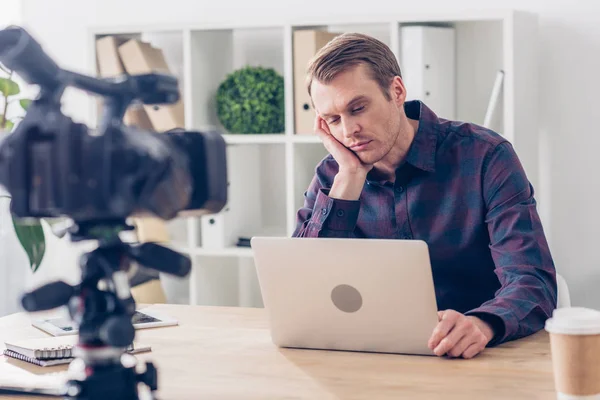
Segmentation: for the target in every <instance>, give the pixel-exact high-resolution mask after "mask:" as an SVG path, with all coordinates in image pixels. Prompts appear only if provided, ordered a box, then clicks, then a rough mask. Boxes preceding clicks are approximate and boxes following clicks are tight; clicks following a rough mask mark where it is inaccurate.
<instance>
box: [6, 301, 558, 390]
mask: <svg viewBox="0 0 600 400" xmlns="http://www.w3.org/2000/svg"><path fill="white" fill-rule="evenodd" d="M152 308H153V309H155V310H157V311H160V312H161V313H163V314H165V315H171V316H173V317H175V318H177V319H178V320H179V322H180V326H178V327H166V328H156V329H148V330H139V331H137V336H136V340H139V341H140V342H144V343H147V344H150V345H151V346H152V352H150V353H146V354H140V355H138V358H139V359H140V360H152V361H154V363H155V365H156V366H157V367H158V373H159V392H158V395H159V398H161V399H201V398H203V399H270V398H272V399H282V398H285V399H359V398H360V399H363V398H364V399H387V398H390V399H391V398H393V399H400V398H407V399H423V398H444V399H461V400H462V399H480V398H481V399H511V400H517V399H528V400H533V399H555V398H556V397H555V396H556V395H555V393H554V383H553V376H552V365H551V358H550V347H549V342H548V336H547V334H546V333H545V332H539V333H537V334H535V335H533V336H530V337H528V338H525V339H521V340H519V341H515V342H510V343H506V344H504V345H501V346H499V347H497V348H491V349H486V350H485V352H484V353H482V354H480V355H479V356H477V357H476V358H474V359H471V360H463V359H446V358H437V357H421V356H404V355H392V354H375V353H355V352H339V351H322V350H299V349H280V348H277V347H276V346H274V345H273V344H272V342H271V338H270V334H269V330H268V321H267V319H266V314H265V312H264V310H263V309H252V308H219V307H194V306H181V305H154V306H152ZM31 318H32V316H30V315H27V314H22V313H21V314H14V315H10V316H7V317H4V318H0V349H4V341H5V340H8V339H15V338H38V337H45V336H47V335H45V334H44V333H43V332H41V331H39V330H37V329H36V328H33V327H31V325H30V319H31ZM65 369H66V368H65V367H64V366H57V367H46V368H42V367H37V366H35V365H31V364H28V363H25V362H22V361H19V360H13V359H8V358H7V357H4V356H0V376H2V375H5V376H6V374H7V373H8V372H10V373H12V374H14V373H15V371H18V373H21V374H25V375H30V374H35V375H39V374H41V373H52V372H57V371H63V370H65Z"/></svg>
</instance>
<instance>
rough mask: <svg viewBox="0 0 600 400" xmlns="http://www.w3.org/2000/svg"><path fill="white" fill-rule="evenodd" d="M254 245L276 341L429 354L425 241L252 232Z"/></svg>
mask: <svg viewBox="0 0 600 400" xmlns="http://www.w3.org/2000/svg"><path fill="white" fill-rule="evenodd" d="M251 245H252V249H253V250H254V260H255V264H256V269H257V273H258V280H259V283H260V288H261V292H262V296H263V302H264V305H265V308H266V311H267V313H268V316H269V320H270V325H271V336H272V339H273V343H274V344H276V345H277V346H281V347H296V348H311V349H328V350H352V351H369V352H385V353H402V354H421V355H433V352H432V351H431V350H429V348H428V347H427V341H428V340H429V338H430V336H431V334H432V332H433V329H434V328H435V326H436V325H437V322H438V318H437V304H436V297H435V291H434V286H433V278H432V274H431V265H430V260H429V251H428V247H427V244H426V243H425V242H423V241H420V240H380V239H330V238H278V237H254V238H253V239H252V241H251Z"/></svg>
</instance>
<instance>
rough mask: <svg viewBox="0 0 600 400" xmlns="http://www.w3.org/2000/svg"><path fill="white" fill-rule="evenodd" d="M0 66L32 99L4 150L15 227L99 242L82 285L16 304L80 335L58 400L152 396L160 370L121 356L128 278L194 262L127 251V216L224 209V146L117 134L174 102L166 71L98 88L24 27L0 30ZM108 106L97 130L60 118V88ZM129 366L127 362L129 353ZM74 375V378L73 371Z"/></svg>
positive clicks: (2, 177)
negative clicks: (55, 225) (60, 315)
mask: <svg viewBox="0 0 600 400" xmlns="http://www.w3.org/2000/svg"><path fill="white" fill-rule="evenodd" d="M0 63H2V64H4V65H5V66H6V67H7V68H9V69H10V70H12V71H14V72H15V73H17V74H18V75H19V76H20V77H22V78H23V79H24V80H25V81H27V82H28V83H30V84H35V85H39V89H40V92H39V95H38V97H37V98H36V99H35V100H34V101H33V102H32V104H31V105H30V107H29V109H28V110H27V114H26V115H25V118H24V119H23V120H22V121H21V123H19V125H18V126H17V128H16V129H15V131H14V132H13V133H12V134H10V135H7V136H6V137H5V138H4V139H3V140H2V141H1V142H0V185H3V186H4V187H5V188H6V189H7V190H8V192H10V194H11V196H12V203H11V207H12V213H13V214H14V215H15V216H17V217H20V218H42V217H67V218H69V219H70V220H71V221H72V224H71V226H70V227H69V229H68V232H69V233H70V234H71V239H72V240H74V241H77V240H97V241H98V247H97V248H96V249H95V250H93V251H92V252H90V253H87V254H85V255H84V256H83V257H82V259H81V269H82V278H81V283H80V284H78V285H75V286H71V285H68V284H67V283H65V282H53V283H50V284H48V285H45V286H42V287H41V288H38V289H37V290H34V291H33V292H31V293H28V294H26V295H25V296H24V297H23V299H22V304H23V307H24V308H25V309H26V310H27V311H41V310H48V309H51V308H55V307H59V306H63V305H66V306H68V308H69V312H70V315H71V317H72V319H73V320H74V321H75V322H76V323H77V325H78V327H79V341H78V345H77V347H76V349H75V350H76V354H78V355H77V360H75V361H73V362H72V363H71V366H70V367H71V368H77V369H78V370H77V371H74V372H72V373H71V374H70V375H71V376H76V378H72V379H70V380H69V382H68V384H67V385H66V387H65V390H64V392H63V393H60V396H61V397H62V396H67V397H72V398H78V399H104V398H110V399H137V398H138V390H137V385H138V383H139V382H143V383H145V384H146V385H147V387H149V388H150V389H151V390H156V387H157V385H156V382H157V377H156V370H155V369H154V367H153V365H152V364H151V363H147V365H146V370H145V371H144V372H139V371H137V372H136V368H135V367H136V366H135V362H132V361H131V359H129V360H128V359H127V356H128V354H126V353H125V349H126V348H127V347H128V346H129V345H131V344H132V343H133V339H134V336H135V331H134V328H133V325H132V321H131V318H132V316H133V314H134V312H135V301H134V300H133V298H132V297H131V292H130V287H129V282H128V278H127V271H128V269H129V265H130V262H131V261H132V260H135V261H137V262H138V263H140V264H141V265H143V266H145V267H148V268H151V269H155V270H158V271H162V272H165V273H171V274H175V275H178V276H186V275H187V274H188V273H189V271H190V268H191V262H190V259H189V258H188V257H186V256H183V255H181V254H179V253H177V252H175V251H173V250H171V249H169V248H166V247H161V246H158V245H156V244H154V243H144V244H142V245H130V244H126V243H123V242H122V241H121V239H120V236H119V233H120V232H121V231H123V230H128V229H132V227H131V226H129V225H128V223H127V218H128V217H131V216H143V215H152V216H156V217H159V218H161V219H164V220H168V219H172V218H174V217H176V216H187V215H200V214H202V213H215V212H218V211H220V210H221V209H222V208H223V206H224V205H225V203H226V201H227V170H226V160H225V147H226V146H225V142H224V140H223V138H222V136H221V135H220V134H219V133H218V132H206V133H203V132H187V131H184V130H183V129H177V130H173V131H169V132H166V133H155V132H145V131H141V130H139V129H137V128H135V127H129V126H124V124H123V122H122V120H123V116H124V114H125V111H126V110H127V108H128V107H129V106H130V105H131V103H132V102H134V101H138V102H141V103H144V104H163V103H175V102H177V101H178V100H179V89H178V83H177V79H176V78H174V77H172V76H168V75H164V74H146V75H137V76H121V77H117V78H113V79H98V78H94V77H91V76H85V75H82V74H78V73H75V72H70V71H66V70H64V69H61V68H59V67H58V66H57V64H55V63H54V61H53V60H52V59H51V58H50V57H49V56H48V55H47V54H45V52H44V51H43V50H42V48H41V46H40V45H39V44H38V43H37V42H36V41H35V40H34V39H33V38H32V37H31V36H30V35H29V33H27V32H26V31H25V30H24V29H22V28H20V27H9V28H7V29H4V30H0ZM69 86H72V87H75V88H78V89H81V90H84V91H86V92H88V93H89V94H92V95H95V96H100V97H102V98H103V107H104V109H103V115H102V118H101V121H100V123H99V126H98V128H97V130H96V131H92V130H91V129H89V128H88V127H87V126H85V125H83V124H79V123H75V122H73V121H72V119H71V118H69V117H67V116H66V115H64V114H63V113H62V112H61V97H62V95H63V93H64V90H65V88H66V87H69ZM129 357H132V356H129ZM70 372H71V371H70Z"/></svg>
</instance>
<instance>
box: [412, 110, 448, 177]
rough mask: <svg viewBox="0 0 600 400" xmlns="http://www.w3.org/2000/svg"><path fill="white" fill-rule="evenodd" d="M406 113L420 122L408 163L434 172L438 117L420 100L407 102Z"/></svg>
mask: <svg viewBox="0 0 600 400" xmlns="http://www.w3.org/2000/svg"><path fill="white" fill-rule="evenodd" d="M404 112H405V113H406V116H407V117H408V118H410V119H415V120H419V128H418V129H417V132H416V133H415V137H414V138H413V142H412V144H411V145H410V148H409V150H408V154H407V155H406V162H407V163H409V164H411V165H413V166H414V167H417V168H419V169H422V170H423V171H427V172H434V171H435V151H436V147H437V137H438V135H437V132H438V130H439V124H440V121H439V119H438V116H437V115H435V113H434V112H433V111H432V110H431V109H430V108H429V107H427V106H426V105H425V104H424V103H423V102H421V101H418V100H413V101H407V102H405V103H404Z"/></svg>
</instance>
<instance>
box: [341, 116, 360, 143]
mask: <svg viewBox="0 0 600 400" xmlns="http://www.w3.org/2000/svg"><path fill="white" fill-rule="evenodd" d="M358 129H359V128H358V124H357V123H356V121H354V120H353V119H352V118H346V119H342V131H343V133H344V137H345V138H351V137H353V136H355V135H356V133H357V132H358Z"/></svg>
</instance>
